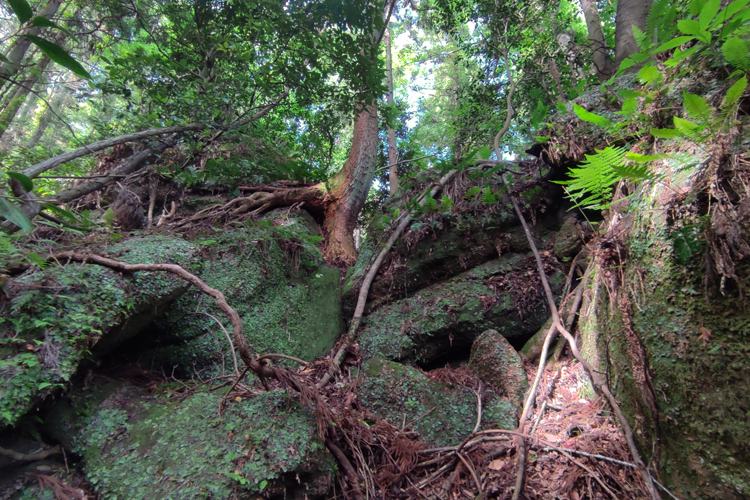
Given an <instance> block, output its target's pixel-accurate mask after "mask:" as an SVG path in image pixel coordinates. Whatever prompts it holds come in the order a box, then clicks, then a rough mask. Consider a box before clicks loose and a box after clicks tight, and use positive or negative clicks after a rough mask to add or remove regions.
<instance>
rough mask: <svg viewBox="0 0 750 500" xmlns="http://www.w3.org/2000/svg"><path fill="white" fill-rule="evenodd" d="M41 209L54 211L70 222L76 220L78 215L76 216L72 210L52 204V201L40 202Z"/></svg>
mask: <svg viewBox="0 0 750 500" xmlns="http://www.w3.org/2000/svg"><path fill="white" fill-rule="evenodd" d="M42 209H43V210H49V211H50V212H54V213H56V214H57V215H59V216H61V217H63V218H65V219H68V220H69V221H71V222H78V217H76V215H75V214H74V213H73V212H71V211H69V210H65V209H64V208H60V207H58V206H57V205H54V204H52V203H42Z"/></svg>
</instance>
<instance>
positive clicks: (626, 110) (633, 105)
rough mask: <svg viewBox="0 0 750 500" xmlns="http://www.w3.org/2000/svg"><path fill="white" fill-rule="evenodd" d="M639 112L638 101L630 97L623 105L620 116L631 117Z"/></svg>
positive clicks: (619, 112)
mask: <svg viewBox="0 0 750 500" xmlns="http://www.w3.org/2000/svg"><path fill="white" fill-rule="evenodd" d="M636 111H638V99H637V98H635V97H628V98H627V99H625V100H624V101H623V103H622V110H620V111H618V112H617V113H618V114H621V115H625V116H629V115H632V114H633V113H635V112H636Z"/></svg>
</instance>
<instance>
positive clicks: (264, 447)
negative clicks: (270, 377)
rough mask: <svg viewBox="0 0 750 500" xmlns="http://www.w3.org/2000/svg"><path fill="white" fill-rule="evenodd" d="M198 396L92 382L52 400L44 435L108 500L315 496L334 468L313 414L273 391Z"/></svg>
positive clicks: (324, 489)
mask: <svg viewBox="0 0 750 500" xmlns="http://www.w3.org/2000/svg"><path fill="white" fill-rule="evenodd" d="M222 397H223V394H222V393H221V392H220V391H216V392H198V393H195V394H193V395H191V396H188V397H186V398H184V399H179V400H172V399H169V398H166V397H159V396H150V395H148V394H147V393H146V392H145V391H143V390H141V389H139V388H137V387H134V386H132V385H128V384H127V383H123V382H119V381H114V380H110V379H103V378H102V379H98V378H97V379H95V380H94V383H93V384H92V385H91V386H90V387H89V388H88V389H87V390H86V391H85V392H75V393H74V394H73V395H71V397H70V398H68V399H65V400H63V401H60V402H59V403H58V404H57V405H56V406H55V407H54V408H53V409H52V410H51V412H50V413H49V416H48V418H47V420H46V421H45V424H46V428H47V432H49V433H50V435H51V436H52V437H54V438H56V439H58V440H60V441H61V442H62V443H63V444H64V445H65V446H66V448H68V449H69V450H73V451H74V452H75V453H76V454H78V455H79V456H80V457H81V458H82V460H83V467H82V468H83V471H84V473H85V476H86V479H87V481H88V482H89V483H90V484H92V485H93V486H94V487H95V489H96V491H97V493H99V494H100V495H101V496H102V498H108V499H112V500H116V499H123V500H138V499H143V500H147V499H148V500H151V499H154V498H160V499H175V500H176V499H183V498H191V499H201V498H203V499H212V500H220V499H239V498H248V499H265V498H300V499H301V498H309V499H316V498H323V497H324V495H325V494H326V493H327V492H328V490H329V489H330V488H331V485H332V480H333V470H334V464H333V461H332V459H331V458H330V456H329V455H328V454H327V452H326V450H325V446H324V444H323V442H321V441H320V440H319V439H318V437H317V431H316V423H315V418H314V417H313V415H312V414H311V413H310V412H309V411H307V410H305V409H303V408H301V407H300V405H299V403H298V401H297V400H296V399H295V398H292V397H291V396H289V395H288V394H286V393H285V392H282V391H271V392H265V393H263V394H261V395H259V396H257V397H254V398H251V399H244V400H239V401H238V400H235V399H234V398H233V399H231V400H230V401H229V403H228V406H227V407H226V409H225V411H224V412H223V413H222V414H221V415H219V412H218V410H219V404H220V402H221V400H222Z"/></svg>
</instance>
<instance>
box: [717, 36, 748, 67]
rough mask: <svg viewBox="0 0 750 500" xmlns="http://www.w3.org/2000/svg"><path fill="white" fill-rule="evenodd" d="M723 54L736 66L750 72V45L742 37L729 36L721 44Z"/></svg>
mask: <svg viewBox="0 0 750 500" xmlns="http://www.w3.org/2000/svg"><path fill="white" fill-rule="evenodd" d="M721 54H722V55H723V56H724V59H725V60H726V61H727V62H728V63H729V64H731V65H732V66H734V67H735V68H739V69H741V70H742V71H745V72H750V47H748V44H747V42H745V40H743V39H742V38H740V37H738V36H733V37H731V38H729V39H728V40H727V41H726V42H724V45H722V46H721Z"/></svg>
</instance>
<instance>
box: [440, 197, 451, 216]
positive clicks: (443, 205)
mask: <svg viewBox="0 0 750 500" xmlns="http://www.w3.org/2000/svg"><path fill="white" fill-rule="evenodd" d="M452 206H453V200H451V199H450V198H448V197H447V196H445V195H443V197H442V198H441V199H440V209H441V210H442V211H443V212H447V211H449V210H450V209H451V207H452Z"/></svg>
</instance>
